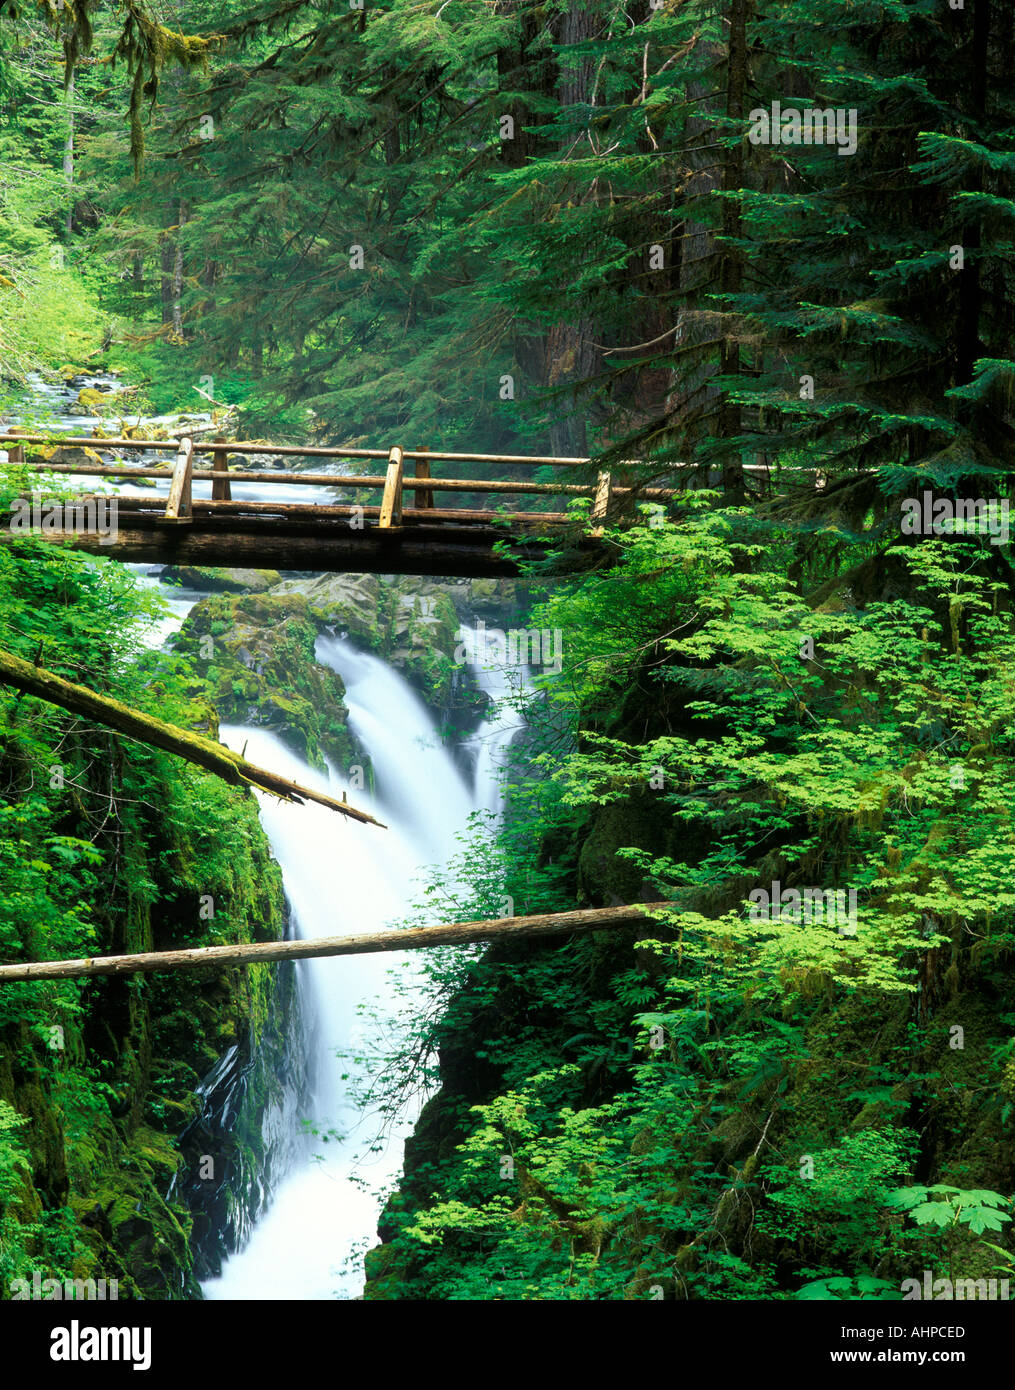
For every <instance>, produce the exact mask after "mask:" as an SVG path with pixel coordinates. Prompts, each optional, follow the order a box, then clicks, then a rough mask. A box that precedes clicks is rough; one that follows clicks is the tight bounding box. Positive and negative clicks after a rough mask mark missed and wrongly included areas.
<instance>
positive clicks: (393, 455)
mask: <svg viewBox="0 0 1015 1390" xmlns="http://www.w3.org/2000/svg"><path fill="white" fill-rule="evenodd" d="M402 464H403V454H402V450H401V449H400V448H399V446H398V445H397V444H396V445H395V447H394V448H393V449H392V450H391V452H390V453H389V454H388V472H387V476H386V477H385V479H384V496H383V498H382V500H381V515H380V519H379V521H378V523H377V524H378V526H379V527H380V528H381V529H382V530H385V531H387V530H391V529H392V528H393V527H398V526H401V524H402Z"/></svg>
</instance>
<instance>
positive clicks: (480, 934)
mask: <svg viewBox="0 0 1015 1390" xmlns="http://www.w3.org/2000/svg"><path fill="white" fill-rule="evenodd" d="M663 906H666V904H663V903H646V904H642V905H639V904H634V905H633V906H630V907H595V908H582V909H579V910H578V911H575V912H545V913H541V914H539V915H535V916H532V917H497V918H493V919H492V920H488V921H481V922H452V923H447V924H443V925H441V926H436V927H416V928H413V929H412V930H409V931H383V932H372V933H370V934H368V935H365V936H324V937H318V939H317V940H316V941H258V942H253V943H251V944H249V945H241V946H201V947H196V948H194V949H191V950H185V951H144V952H140V953H138V954H136V955H127V956H97V957H93V958H91V959H86V960H49V961H32V962H30V963H27V964H19V965H0V985H4V984H16V983H18V982H24V981H26V980H82V979H88V978H90V977H91V976H94V975H140V974H145V973H148V972H150V971H153V970H200V969H202V968H203V967H206V966H217V967H219V968H223V967H226V966H231V965H241V966H247V965H257V964H259V963H262V962H264V961H272V960H305V959H306V958H308V957H310V956H358V955H367V954H369V953H371V952H376V951H412V950H417V949H419V948H420V947H426V946H470V945H473V944H476V943H479V942H488V941H498V940H502V939H504V938H508V939H510V940H520V939H521V938H523V937H528V938H532V937H542V936H573V935H575V934H576V933H578V932H590V931H602V930H603V929H604V928H607V927H611V928H612V927H638V926H644V927H646V928H650V927H651V926H652V922H651V919H650V918H649V917H648V916H646V913H647V912H650V911H651V910H652V909H653V908H658V907H663Z"/></svg>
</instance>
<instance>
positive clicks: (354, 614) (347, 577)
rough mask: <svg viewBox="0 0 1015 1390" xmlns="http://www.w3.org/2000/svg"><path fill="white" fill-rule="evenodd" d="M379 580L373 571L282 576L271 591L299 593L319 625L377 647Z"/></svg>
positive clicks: (380, 636) (373, 648)
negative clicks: (301, 577)
mask: <svg viewBox="0 0 1015 1390" xmlns="http://www.w3.org/2000/svg"><path fill="white" fill-rule="evenodd" d="M381 593H382V586H381V581H380V580H379V579H378V578H377V576H376V575H374V574H321V575H317V576H316V578H314V579H283V580H282V581H281V583H279V584H276V585H275V587H274V589H273V590H272V594H273V596H274V595H282V594H301V595H302V596H303V597H304V598H306V600H307V604H308V606H309V611H310V613H311V614H312V616H313V618H314V620H315V621H316V622H317V623H318V625H319V626H322V625H323V626H327V627H329V628H331V629H333V630H334V631H335V633H337V634H338V635H339V636H341V637H350V638H351V639H352V640H353V641H354V642H356V643H357V644H359V645H361V646H364V647H367V648H368V649H370V650H371V651H376V650H377V649H378V646H379V644H380V643H381V642H382V641H383V628H382V624H381V622H380V617H379V610H380V607H381Z"/></svg>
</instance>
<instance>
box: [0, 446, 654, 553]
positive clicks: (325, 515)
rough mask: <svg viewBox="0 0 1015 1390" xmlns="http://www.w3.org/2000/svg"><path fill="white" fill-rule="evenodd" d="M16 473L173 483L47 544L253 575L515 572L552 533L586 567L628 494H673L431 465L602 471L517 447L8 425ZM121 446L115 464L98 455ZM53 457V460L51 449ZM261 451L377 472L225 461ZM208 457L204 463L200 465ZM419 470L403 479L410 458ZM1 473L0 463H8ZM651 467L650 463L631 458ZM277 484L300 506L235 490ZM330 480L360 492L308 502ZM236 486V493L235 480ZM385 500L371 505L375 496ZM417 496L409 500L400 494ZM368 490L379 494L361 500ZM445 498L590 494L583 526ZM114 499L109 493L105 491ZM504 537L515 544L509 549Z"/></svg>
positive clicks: (0, 521) (120, 497)
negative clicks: (146, 459) (377, 445)
mask: <svg viewBox="0 0 1015 1390" xmlns="http://www.w3.org/2000/svg"><path fill="white" fill-rule="evenodd" d="M0 448H6V450H7V456H8V464H9V466H11V467H18V468H20V469H27V470H28V471H29V472H30V473H39V474H46V475H52V474H73V475H76V476H79V475H85V476H90V477H97V478H103V479H109V480H110V481H114V480H118V481H121V482H135V483H141V484H143V485H145V486H149V485H150V484H151V483H152V482H155V481H157V480H160V481H164V482H168V484H169V489H168V496H166V495H165V494H161V495H159V494H157V493H156V492H155V489H152V494H153V495H151V496H140V497H139V496H136V495H133V494H131V495H125V494H123V493H118V494H116V500H117V517H116V530H115V535H113V536H104V537H103V536H100V535H98V534H97V533H96V530H95V528H91V529H89V528H88V527H87V526H84V525H83V526H80V527H73V528H68V527H66V526H64V527H62V528H61V527H59V526H53V525H47V526H46V527H44V528H42V530H41V532H40V534H42V535H43V537H44V538H45V539H47V540H51V541H54V542H58V543H60V542H62V543H65V544H69V543H73V544H75V545H76V546H78V547H79V548H81V549H83V550H87V551H91V552H94V553H95V554H99V555H105V556H110V557H112V558H114V559H117V560H123V561H128V562H150V563H154V564H172V565H224V566H230V567H249V568H255V569H258V568H260V569H297V570H320V571H342V572H346V571H349V572H364V571H371V572H374V573H380V574H420V575H458V576H464V577H476V576H480V577H482V576H489V577H510V576H514V575H516V574H518V572H519V569H518V562H519V560H520V559H521V558H523V557H524V556H536V555H543V556H545V554H546V544H545V541H546V539H547V537H556V538H557V540H558V541H559V544H560V547H561V549H562V550H563V549H565V548H566V551H567V559H566V561H565V566H566V568H568V569H574V570H580V569H583V568H586V567H588V566H589V565H591V564H593V563H594V562H595V560H596V558H597V557H598V556H600V555H601V554H602V542H601V540H600V539H599V537H600V536H601V535H602V527H603V523H604V522H605V521H607V519H608V518H612V517H613V516H614V515H616V514H617V513H618V512H620V511H622V510H624V509H625V508H630V507H631V505H632V504H633V502H634V501H636V500H637V501H646V502H653V503H656V504H664V503H665V502H667V501H668V500H669V499H670V498H671V497H673V495H674V493H673V491H672V490H671V489H665V488H655V487H643V486H640V485H637V484H636V483H632V482H629V481H627V475H629V474H630V473H631V471H632V469H631V468H627V467H625V468H624V469H623V470H622V473H623V475H624V476H623V478H622V479H621V480H619V481H618V480H616V479H615V478H614V477H613V476H612V475H611V473H609V472H604V471H599V472H598V476H597V477H596V480H595V481H594V482H588V481H586V482H580V481H579V482H556V481H555V482H535V481H530V480H528V479H525V478H524V477H523V478H501V479H492V478H474V477H443V476H437V475H436V473H435V472H434V471H433V470H434V465H437V464H454V465H463V464H469V465H473V466H475V465H483V466H484V469H485V470H486V469H488V468H489V466H490V465H493V466H501V467H503V468H504V469H508V468H510V469H512V470H519V469H525V468H542V467H546V468H554V469H560V470H562V471H570V472H571V474H572V476H578V477H579V478H580V477H581V476H582V470H584V473H585V475H586V477H588V476H589V475H590V474H591V473H592V472H593V471H594V466H593V464H592V462H591V460H590V459H586V458H553V457H546V456H529V455H515V454H460V453H442V452H440V451H431V450H428V449H403V448H401V447H398V446H396V447H394V448H391V449H388V450H384V449H352V448H348V449H346V448H312V447H304V446H299V445H278V444H264V443H243V442H229V441H226V440H225V439H221V438H220V439H216V440H214V441H205V442H200V441H198V440H196V439H195V438H194V437H193V436H182V437H178V438H175V439H163V440H141V439H129V438H128V439H119V438H110V439H106V438H102V437H94V438H93V437H82V438H76V437H66V436H64V437H61V436H56V435H44V434H29V433H27V432H22V431H14V430H9V431H8V432H7V433H5V434H0ZM71 450H74V451H78V450H85V451H88V452H87V454H86V456H85V458H84V460H83V461H82V462H77V461H74V460H71V461H66V454H67V451H71ZM132 451H133V452H135V453H141V452H147V453H154V454H156V455H158V454H165V455H168V456H169V457H168V458H167V460H166V462H165V463H161V462H160V463H158V464H155V465H152V466H145V465H142V464H140V463H136V462H135V463H127V462H125V461H124V459H123V457H122V456H123V455H125V454H127V455H129V454H130V453H131V452H132ZM110 453H115V454H116V455H119V456H120V457H118V458H113V459H112V460H111V461H107V460H106V459H105V458H102V457H99V456H100V455H106V454H110ZM54 454H55V455H56V457H57V460H58V461H53V459H52V457H50V456H51V455H54ZM237 455H239V456H242V457H243V459H244V460H245V461H246V460H251V459H255V460H256V459H257V458H258V457H259V456H269V457H271V458H278V457H282V458H285V459H287V460H288V459H293V460H297V459H298V460H317V461H320V462H322V463H323V462H324V461H328V462H330V463H332V464H334V463H335V462H338V463H339V466H341V464H342V463H343V462H345V461H348V463H349V464H354V465H358V466H366V467H367V468H369V467H370V465H371V464H375V465H376V464H382V465H383V467H382V469H380V470H379V471H376V472H364V473H351V472H345V473H335V472H302V471H301V472H296V471H290V472H287V471H280V470H276V469H272V470H270V471H269V470H263V471H257V470H256V469H254V468H251V467H249V466H245V467H243V468H236V467H235V466H233V467H231V466H230V463H231V459H233V458H235V457H236V456H237ZM204 460H207V465H208V466H203V467H202V466H198V465H199V463H200V462H201V461H204ZM410 463H411V466H412V472H411V473H409V471H408V469H409V466H410ZM0 467H2V464H0ZM636 467H637V469H638V471H641V472H644V466H642V465H638V466H636ZM208 482H210V483H211V495H210V496H209V497H204V498H201V497H195V496H194V484H195V483H208ZM241 484H261V485H264V484H271V485H272V486H276V487H277V486H280V485H282V486H285V487H291V488H292V490H293V499H294V500H293V501H291V502H289V501H287V502H278V501H274V500H272V501H264V500H249V499H247V500H245V499H243V498H242V497H240V498H237V497H234V495H233V489H234V486H237V485H241ZM307 486H313V487H315V488H318V489H320V488H329V489H330V488H334V489H335V490H336V492H337V491H339V490H340V491H341V493H343V494H350V493H351V494H353V500H349V501H339V500H336V501H334V502H328V503H327V504H325V505H321V504H319V503H315V502H300V501H299V500H297V499H298V496H299V490H300V488H301V487H307ZM238 490H242V489H241V488H240V489H238ZM378 493H379V494H380V497H379V499H377V494H378ZM407 493H408V494H410V497H411V500H410V498H408V497H407V496H406V494H407ZM363 494H370V498H371V500H368V501H359V500H356V499H357V498H359V497H361V496H363ZM438 494H451V496H452V498H453V497H454V496H455V495H456V494H458V495H461V494H479V495H481V496H482V497H483V498H484V499H485V498H486V497H487V496H489V497H490V498H491V500H493V499H496V498H498V497H503V498H505V499H508V500H510V499H513V498H514V497H516V496H535V497H539V498H541V499H543V500H544V502H545V501H547V500H548V499H550V498H556V499H558V500H559V499H564V504H565V505H566V502H567V501H569V500H570V499H571V498H575V497H586V498H589V499H590V500H591V503H592V506H591V509H590V511H589V512H588V513H587V518H586V519H585V520H584V521H582V520H580V519H578V518H576V517H575V516H574V514H573V513H568V512H567V511H562V510H557V511H537V510H528V511H518V510H510V509H501V510H492V509H488V510H471V509H468V508H465V507H460V506H454V507H449V506H445V507H441V506H439V505H437V504H436V503H435V500H434V499H435V496H436V495H438ZM106 497H108V494H102V498H106ZM97 500H101V499H96V498H95V497H94V496H88V497H81V498H76V499H75V501H76V503H77V505H78V507H79V508H84V507H86V506H87V504H89V503H95V502H96V501H97ZM13 517H14V513H13V512H11V511H8V512H7V513H6V514H5V513H4V511H3V510H0V539H6V538H7V535H8V534H9V533H10V530H11V526H10V522H11V520H12V519H13ZM504 542H507V546H506V547H505V545H504V544H503V543H504Z"/></svg>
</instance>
